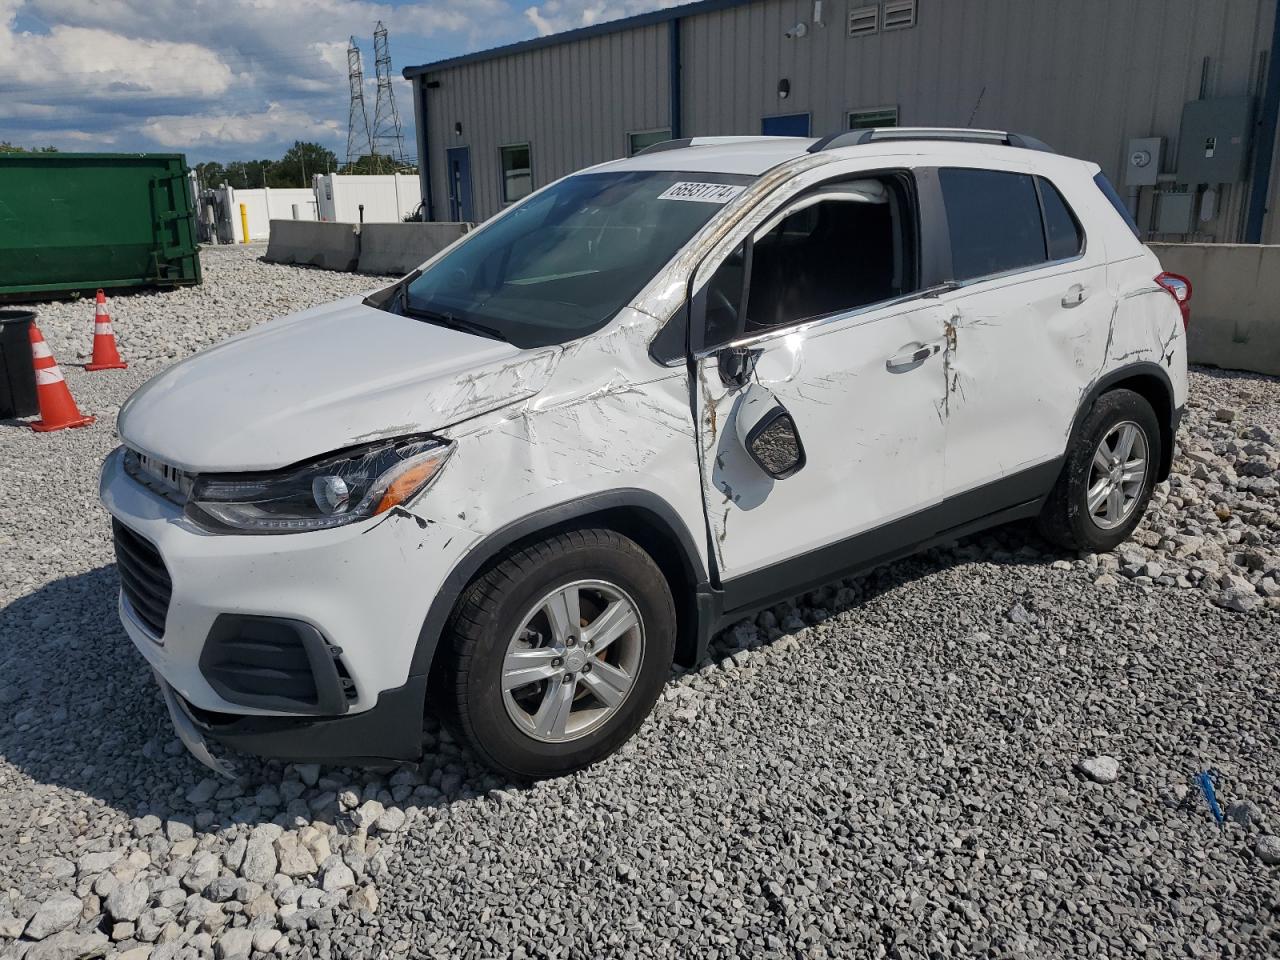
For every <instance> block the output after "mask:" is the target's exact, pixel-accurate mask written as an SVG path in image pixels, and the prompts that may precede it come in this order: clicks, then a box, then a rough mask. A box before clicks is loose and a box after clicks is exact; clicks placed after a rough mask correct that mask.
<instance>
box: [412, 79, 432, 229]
mask: <svg viewBox="0 0 1280 960" xmlns="http://www.w3.org/2000/svg"><path fill="white" fill-rule="evenodd" d="M413 82H414V83H416V84H417V85H418V103H419V107H418V109H419V110H420V111H421V114H422V123H421V124H419V127H418V128H419V130H420V131H421V133H420V134H419V137H418V140H419V147H418V155H419V157H420V160H419V162H418V169H419V170H420V171H421V177H422V200H423V209H424V210H425V211H426V212H427V217H426V219H427V220H428V221H429V222H430V221H434V220H435V218H436V205H435V200H434V198H433V197H432V194H431V135H430V133H429V132H428V128H427V124H428V118H427V75H426V74H425V73H424V74H419V75H418V76H417V77H416V78H415V79H414V81H413Z"/></svg>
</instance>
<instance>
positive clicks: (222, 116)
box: [141, 103, 340, 147]
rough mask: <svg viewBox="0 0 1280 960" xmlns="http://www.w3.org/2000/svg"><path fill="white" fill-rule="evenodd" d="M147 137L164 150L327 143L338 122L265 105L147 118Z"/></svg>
mask: <svg viewBox="0 0 1280 960" xmlns="http://www.w3.org/2000/svg"><path fill="white" fill-rule="evenodd" d="M141 131H142V133H144V134H145V135H146V136H147V137H148V138H150V139H151V140H154V141H155V142H156V143H158V144H160V145H161V146H165V147H191V146H199V145H204V144H211V143H218V144H229V143H230V144H254V143H260V142H262V141H264V140H266V141H292V140H322V141H323V140H329V139H331V138H332V137H333V136H334V135H336V134H337V133H339V132H340V128H339V125H338V122H337V121H336V120H334V119H331V118H325V117H316V116H313V115H311V114H309V113H307V112H305V111H303V110H298V109H294V108H291V107H287V106H282V105H281V104H278V103H272V104H268V105H267V108H266V109H265V110H263V111H260V112H257V113H203V114H179V115H171V116H161V117H148V118H147V119H146V121H144V122H143V124H142V125H141Z"/></svg>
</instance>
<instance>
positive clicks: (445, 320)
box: [400, 287, 509, 343]
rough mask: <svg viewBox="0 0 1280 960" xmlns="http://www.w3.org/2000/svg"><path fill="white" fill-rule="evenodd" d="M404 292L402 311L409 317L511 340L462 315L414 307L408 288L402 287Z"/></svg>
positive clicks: (401, 303)
mask: <svg viewBox="0 0 1280 960" xmlns="http://www.w3.org/2000/svg"><path fill="white" fill-rule="evenodd" d="M402 289H403V290H404V292H403V293H401V294H400V312H401V313H403V314H404V315H405V316H407V317H413V318H415V319H417V320H425V321H427V322H428V323H435V324H439V325H440V326H442V327H448V328H450V329H451V330H461V331H462V332H463V333H473V334H475V335H476V336H478V337H488V338H489V339H491V340H501V341H502V342H503V343H507V342H509V341H508V340H507V338H506V337H505V336H504V335H503V334H502V333H501V332H500V331H498V330H495V329H494V328H493V327H487V326H485V325H484V324H483V323H476V322H475V321H473V320H463V319H462V318H461V317H455V316H454V315H453V314H452V313H444V312H441V311H439V310H427V309H425V308H423V307H414V306H410V304H409V292H408V288H407V287H405V288H402Z"/></svg>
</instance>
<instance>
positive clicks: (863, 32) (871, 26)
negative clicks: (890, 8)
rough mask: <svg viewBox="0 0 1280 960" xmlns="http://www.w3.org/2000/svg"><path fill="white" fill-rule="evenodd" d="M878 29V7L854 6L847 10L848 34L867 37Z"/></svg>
mask: <svg viewBox="0 0 1280 960" xmlns="http://www.w3.org/2000/svg"><path fill="white" fill-rule="evenodd" d="M879 30H880V7H879V6H873V7H856V8H854V9H853V10H850V11H849V36H851V37H869V36H871V35H872V34H873V33H878V32H879Z"/></svg>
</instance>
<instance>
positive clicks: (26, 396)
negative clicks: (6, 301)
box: [0, 310, 40, 419]
mask: <svg viewBox="0 0 1280 960" xmlns="http://www.w3.org/2000/svg"><path fill="white" fill-rule="evenodd" d="M35 319H36V315H35V314H34V313H32V312H31V311H30V310H0V419H9V418H11V417H33V416H35V415H36V414H37V413H39V412H40V402H39V400H38V399H37V397H36V371H35V367H34V365H33V364H32V362H31V333H30V330H31V324H32V323H33V322H34V321H35Z"/></svg>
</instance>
